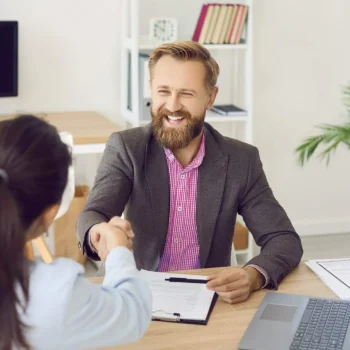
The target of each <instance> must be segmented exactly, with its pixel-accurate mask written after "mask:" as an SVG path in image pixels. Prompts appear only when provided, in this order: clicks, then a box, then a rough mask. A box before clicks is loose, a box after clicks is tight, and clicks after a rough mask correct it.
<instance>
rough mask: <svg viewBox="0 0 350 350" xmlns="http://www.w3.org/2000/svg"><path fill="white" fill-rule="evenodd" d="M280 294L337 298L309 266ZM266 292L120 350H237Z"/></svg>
mask: <svg viewBox="0 0 350 350" xmlns="http://www.w3.org/2000/svg"><path fill="white" fill-rule="evenodd" d="M220 270H223V268H215V269H202V270H194V271H185V272H182V273H189V274H198V275H210V274H212V273H216V272H218V271H220ZM91 280H92V281H93V282H96V283H98V282H101V281H102V279H101V278H92V279H91ZM278 291H279V292H284V293H292V294H305V295H310V296H316V297H329V298H336V296H335V294H334V293H333V292H332V291H331V290H330V289H329V288H328V287H327V286H326V285H325V284H324V283H323V282H322V281H321V280H320V279H319V278H318V277H317V276H316V275H315V274H314V273H313V272H311V271H310V270H309V268H308V267H307V266H306V265H305V264H301V265H300V266H299V267H298V268H297V269H295V270H294V271H293V272H292V273H291V274H290V275H289V276H288V277H287V278H286V279H285V280H284V281H283V282H282V284H281V285H280V287H279V290H278ZM266 292H267V291H266V290H262V291H259V292H255V293H253V295H252V296H251V297H250V298H249V300H248V301H246V302H244V303H241V304H236V305H230V304H227V303H225V302H224V301H222V300H220V298H219V299H218V301H217V302H216V305H215V307H214V309H213V312H212V314H211V316H210V319H209V322H208V325H207V326H200V325H188V324H175V323H170V322H169V323H168V322H152V324H151V326H150V328H149V329H148V331H147V333H146V335H145V336H144V338H143V339H141V340H140V341H139V342H137V343H133V344H129V345H126V346H122V347H118V350H180V349H187V350H192V349H193V350H194V349H196V350H198V349H208V350H209V349H210V350H214V349H215V350H233V349H237V346H238V343H239V341H240V339H241V338H242V336H243V334H244V332H245V330H246V329H247V327H248V325H249V323H250V321H251V320H252V318H253V316H254V314H255V312H256V309H257V307H258V306H259V304H260V302H261V300H262V299H263V297H264V295H265V294H266ZM116 331H118V330H116ZM110 349H112V348H110Z"/></svg>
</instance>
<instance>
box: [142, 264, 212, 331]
mask: <svg viewBox="0 0 350 350" xmlns="http://www.w3.org/2000/svg"><path fill="white" fill-rule="evenodd" d="M141 278H142V279H144V280H146V281H147V282H148V283H149V285H150V287H151V293H152V299H153V302H152V320H154V321H166V322H179V323H192V324H201V325H206V324H207V323H208V320H209V316H210V313H211V311H212V309H213V307H214V305H215V302H216V300H217V297H218V295H217V294H216V293H215V292H213V291H211V290H209V289H207V287H206V283H207V277H204V276H194V275H185V274H182V275H180V274H169V273H164V272H153V271H146V270H141Z"/></svg>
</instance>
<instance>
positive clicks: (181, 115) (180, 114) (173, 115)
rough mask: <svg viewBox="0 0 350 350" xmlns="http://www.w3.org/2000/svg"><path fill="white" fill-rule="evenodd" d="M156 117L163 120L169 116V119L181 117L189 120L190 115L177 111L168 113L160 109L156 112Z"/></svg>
mask: <svg viewBox="0 0 350 350" xmlns="http://www.w3.org/2000/svg"><path fill="white" fill-rule="evenodd" d="M158 116H159V117H161V118H163V117H164V118H165V117H167V116H171V117H183V118H190V117H191V114H190V113H189V112H187V111H183V110H181V111H177V112H170V111H169V110H167V109H162V110H160V111H159V112H158Z"/></svg>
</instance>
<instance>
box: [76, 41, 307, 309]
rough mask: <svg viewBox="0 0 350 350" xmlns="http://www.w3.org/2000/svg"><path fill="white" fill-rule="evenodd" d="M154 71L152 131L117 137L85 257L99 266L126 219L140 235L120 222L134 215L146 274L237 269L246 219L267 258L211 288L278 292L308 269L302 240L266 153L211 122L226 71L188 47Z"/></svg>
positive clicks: (217, 279)
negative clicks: (237, 229)
mask: <svg viewBox="0 0 350 350" xmlns="http://www.w3.org/2000/svg"><path fill="white" fill-rule="evenodd" d="M149 70H150V77H151V80H150V87H151V98H152V107H151V113H152V125H148V126H146V127H142V128H134V129H130V130H125V131H122V132H119V133H114V134H113V135H112V136H111V137H110V139H109V141H108V143H107V147H106V150H105V152H104V155H103V158H102V160H101V163H100V166H99V169H98V173H97V176H96V180H95V184H94V187H93V189H92V191H91V194H90V196H89V200H88V202H87V204H86V206H85V208H84V211H83V213H82V214H81V216H80V218H79V220H78V226H77V228H78V233H79V240H80V244H81V245H82V246H83V250H84V251H85V252H87V254H88V255H89V256H90V257H92V258H93V259H97V258H98V255H97V254H96V252H97V251H98V249H99V244H103V242H100V241H99V237H100V236H99V233H98V232H99V225H98V224H99V223H101V222H106V221H109V220H111V218H112V221H111V222H110V225H113V222H114V223H115V222H116V220H119V221H118V222H119V226H118V225H116V226H118V227H119V228H120V229H124V230H125V231H130V227H129V224H128V223H127V222H126V223H124V224H120V223H122V221H121V219H119V218H118V219H116V218H113V217H115V216H120V215H121V214H122V213H123V212H124V213H125V217H126V219H127V220H129V222H130V223H131V227H132V229H133V231H134V233H135V238H134V244H133V249H134V254H135V260H136V263H137V266H138V268H143V269H147V270H153V271H169V270H184V269H195V268H205V267H218V266H228V265H230V256H231V249H232V234H233V231H234V224H235V221H236V216H237V213H238V214H240V215H242V216H243V219H244V221H245V223H246V225H247V226H248V228H249V230H250V231H251V233H252V234H253V236H254V239H255V241H256V243H257V244H258V245H259V246H261V247H262V249H261V253H260V254H259V255H258V256H256V257H254V258H253V259H252V260H251V261H250V262H249V263H248V264H247V266H245V267H232V268H231V269H228V270H226V271H225V272H223V273H221V274H218V275H215V276H210V278H209V279H210V281H209V282H208V284H207V287H208V288H210V289H212V290H215V291H216V292H218V294H219V295H221V296H222V298H223V299H224V300H226V301H227V302H229V303H236V302H240V301H243V300H245V299H247V298H248V296H249V295H250V294H251V292H253V291H254V290H258V289H261V288H263V287H269V288H277V286H278V284H279V282H280V281H281V280H282V279H283V278H284V277H285V276H286V275H287V274H288V273H289V272H290V271H291V270H292V269H293V268H294V267H295V266H297V265H298V263H299V262H300V259H301V256H302V247H301V242H300V238H299V236H298V235H297V234H296V232H295V231H294V229H293V226H292V224H291V222H290V220H289V219H288V217H287V215H286V213H285V211H284V210H283V208H282V207H281V206H280V205H279V203H278V202H277V201H276V199H275V198H274V196H273V194H272V191H271V189H270V187H269V185H268V183H267V180H266V177H265V174H264V171H263V169H262V164H261V161H260V158H259V154H258V150H257V149H256V148H255V147H253V146H251V145H248V144H245V143H243V142H240V141H237V140H234V139H230V138H227V137H223V136H222V135H221V134H219V133H218V132H217V131H216V130H215V129H214V128H212V127H211V126H210V125H208V124H206V123H205V122H204V118H205V113H206V110H209V109H210V108H211V107H212V105H213V104H214V101H215V98H216V95H217V93H218V88H217V87H216V83H217V77H218V75H219V67H218V65H217V63H216V62H215V60H214V59H213V58H212V57H211V55H210V53H209V51H208V50H206V49H205V48H204V47H202V46H201V45H199V44H198V43H195V42H186V41H185V42H184V41H180V42H175V43H172V44H164V45H162V46H160V47H158V48H156V49H155V50H154V52H153V53H152V55H151V57H150V61H149ZM123 225H124V227H122V226H123ZM131 235H132V234H131Z"/></svg>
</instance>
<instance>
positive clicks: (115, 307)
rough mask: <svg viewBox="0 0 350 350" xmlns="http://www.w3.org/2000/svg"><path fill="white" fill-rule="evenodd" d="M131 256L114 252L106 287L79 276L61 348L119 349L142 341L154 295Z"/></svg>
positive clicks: (67, 309) (118, 250) (120, 250)
mask: <svg viewBox="0 0 350 350" xmlns="http://www.w3.org/2000/svg"><path fill="white" fill-rule="evenodd" d="M139 274H140V272H139V271H138V270H137V269H136V265H135V261H134V258H133V255H132V253H131V252H130V251H129V250H128V249H126V248H124V247H118V248H115V249H113V250H112V251H111V252H110V254H109V255H108V257H107V260H106V276H105V278H104V281H103V285H96V284H92V283H91V282H89V281H88V280H87V279H85V278H84V277H83V276H82V275H80V274H79V275H77V276H76V279H75V281H74V283H73V284H72V288H71V292H70V293H69V294H68V295H67V298H68V300H67V303H66V306H65V312H64V320H63V332H62V342H63V344H62V349H86V348H89V349H90V348H102V347H107V346H117V345H122V344H127V343H130V342H134V341H137V340H139V339H140V338H141V337H142V336H143V335H144V333H145V331H146V330H147V328H148V326H149V325H150V322H151V319H152V299H151V292H150V288H149V286H148V283H147V282H146V281H143V280H142V279H141V278H140V276H139Z"/></svg>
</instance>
